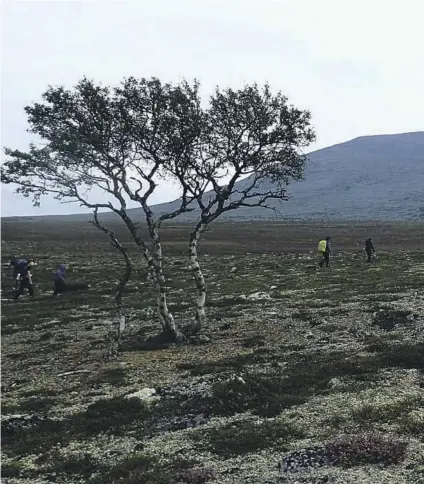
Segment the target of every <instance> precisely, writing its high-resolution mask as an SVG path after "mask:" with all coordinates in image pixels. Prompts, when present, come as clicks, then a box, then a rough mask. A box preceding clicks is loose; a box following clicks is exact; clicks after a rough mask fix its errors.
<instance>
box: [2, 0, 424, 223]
mask: <svg viewBox="0 0 424 484" xmlns="http://www.w3.org/2000/svg"><path fill="white" fill-rule="evenodd" d="M423 18H424V2H423V0H403V1H391V0H385V1H383V0H368V1H365V0H357V1H355V2H348V1H341V0H121V1H113V2H112V1H108V0H101V1H100V0H99V1H95V0H93V1H80V2H78V1H61V0H50V1H44V2H39V1H28V2H27V1H20V0H16V1H13V0H9V1H7V0H3V1H2V12H1V19H2V38H1V47H2V66H1V67H2V69H1V102H2V106H1V108H2V109H1V115H2V119H1V136H2V140H1V141H2V146H8V147H12V148H21V149H25V148H26V146H27V144H28V142H29V141H30V139H31V138H30V136H29V135H28V133H26V128H27V125H26V117H25V113H24V111H23V107H24V106H25V105H27V104H29V103H31V102H33V101H36V100H38V99H39V97H40V94H41V93H42V92H43V90H45V88H46V87H47V85H48V84H53V85H57V84H64V85H66V86H68V87H72V86H73V85H74V84H75V83H76V82H77V81H78V80H79V79H80V78H81V77H82V76H84V75H87V76H88V77H90V78H93V79H95V80H98V81H101V82H103V83H105V84H116V83H118V82H119V81H120V80H121V79H122V78H123V77H125V76H130V75H132V76H140V77H149V76H157V77H160V78H161V79H162V80H164V81H177V80H179V79H181V78H183V77H185V78H187V79H189V80H190V79H193V78H195V77H196V78H198V79H199V80H200V81H201V84H202V92H203V93H204V95H205V96H207V95H208V94H209V93H211V91H212V89H213V88H214V86H216V85H220V86H223V87H225V86H231V87H242V86H243V84H244V83H245V82H254V81H257V82H258V83H263V82H265V81H269V83H270V84H271V86H272V87H273V88H274V89H275V90H282V91H283V92H284V93H285V94H286V95H287V96H288V97H289V99H290V101H291V102H292V103H294V104H295V105H297V106H298V107H301V108H307V109H309V110H310V111H311V112H312V121H313V124H314V126H315V128H316V132H317V142H316V143H315V144H314V145H313V146H311V150H313V149H317V148H322V147H325V146H329V145H332V144H335V143H339V142H343V141H346V140H348V139H352V138H355V137H357V136H362V135H373V134H383V133H400V132H408V131H418V130H422V129H423V128H424V95H423V86H424V61H423V59H424V56H423V46H424V29H423V24H422V19H423ZM177 195H178V193H177V192H176V191H175V188H174V187H172V186H164V187H163V188H162V189H161V190H160V191H159V192H158V196H157V197H156V199H155V202H163V201H169V200H172V199H174V198H176V196H177ZM1 211H2V215H3V216H9V215H32V214H54V213H75V212H81V211H82V210H81V208H79V207H78V206H76V205H61V204H60V203H59V202H56V201H54V200H45V201H44V202H43V204H42V207H41V208H33V207H32V206H31V203H30V202H29V201H28V200H25V199H23V198H22V197H20V196H18V195H11V193H10V191H9V189H8V188H6V189H5V188H4V187H2V210H1Z"/></svg>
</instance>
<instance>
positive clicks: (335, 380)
mask: <svg viewBox="0 0 424 484" xmlns="http://www.w3.org/2000/svg"><path fill="white" fill-rule="evenodd" d="M341 385H342V381H341V380H340V379H339V378H332V379H331V380H330V381H329V382H328V386H329V387H330V388H337V387H340V386H341Z"/></svg>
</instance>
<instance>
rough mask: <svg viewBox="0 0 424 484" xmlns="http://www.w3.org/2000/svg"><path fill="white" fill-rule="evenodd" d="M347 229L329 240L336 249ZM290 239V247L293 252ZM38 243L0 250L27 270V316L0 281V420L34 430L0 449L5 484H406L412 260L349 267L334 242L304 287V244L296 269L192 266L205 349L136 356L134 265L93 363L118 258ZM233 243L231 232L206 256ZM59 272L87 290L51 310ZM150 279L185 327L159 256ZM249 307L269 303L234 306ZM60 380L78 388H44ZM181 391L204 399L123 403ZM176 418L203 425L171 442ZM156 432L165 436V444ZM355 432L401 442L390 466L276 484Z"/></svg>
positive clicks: (350, 253) (414, 424)
mask: <svg viewBox="0 0 424 484" xmlns="http://www.w3.org/2000/svg"><path fill="white" fill-rule="evenodd" d="M420 227H421V229H420ZM348 229H349V226H345V227H337V230H339V232H340V234H341V236H342V234H343V237H345V238H346V237H347V235H346V233H347V232H348ZM231 230H232V231H233V232H234V231H235V232H234V234H236V235H234V237H233V236H232V235H231V234H232V232H231ZM334 230H336V229H334ZM411 230H412V229H411ZM419 230H422V225H421V226H418V225H417V227H415V228H413V231H414V234H416V233H417V232H418V231H419ZM292 233H296V237H299V244H300V245H302V244H306V243H307V241H309V238H310V237H311V235H310V231H306V232H305V233H304V234H303V236H302V233H301V232H299V231H297V232H292ZM422 234H423V235H424V230H422ZM265 235H266V234H265ZM265 235H264V234H262V233H261V237H263V236H265ZM302 237H303V238H302ZM318 237H319V236H318ZM51 238H53V239H54V235H51V237H50V238H47V237H46V238H44V239H43V238H42V237H41V236H40V237H38V238H37V236H35V237H34V238H33V239H31V238H29V239H28V241H25V240H20V239H19V237H17V238H16V240H14V239H12V237H11V236H8V237H6V240H5V241H4V242H3V246H2V262H3V264H7V262H8V257H9V255H10V254H11V253H12V252H13V253H16V254H17V255H26V254H28V255H33V256H35V257H36V259H37V262H38V266H37V268H36V271H35V274H34V281H35V287H36V298H35V299H34V300H32V301H31V300H28V299H27V297H26V296H25V297H23V298H22V300H20V301H17V302H15V301H11V300H10V299H9V298H8V293H9V292H10V291H9V290H10V288H11V287H12V286H13V281H12V280H11V278H10V275H9V274H8V270H7V268H6V267H4V269H3V275H2V288H3V292H2V413H3V414H4V415H7V414H34V413H35V414H37V415H44V416H47V417H49V419H48V420H45V421H42V422H39V423H37V424H36V425H34V426H32V427H30V428H26V429H17V430H13V431H11V430H6V432H3V435H2V439H3V442H2V451H3V459H2V460H3V462H2V466H3V478H4V480H5V482H10V483H11V484H13V483H16V484H17V483H19V484H23V483H30V482H31V483H36V482H39V483H48V482H62V483H79V482H81V483H83V482H89V483H93V484H95V483H96V484H97V483H101V482H107V483H112V482H122V483H127V484H128V483H143V482H145V483H152V484H153V483H156V484H157V483H173V482H174V483H179V482H192V483H194V482H199V483H201V482H208V481H209V480H211V479H213V478H214V479H215V481H216V482H222V483H233V482H234V483H238V482H240V483H241V482H244V483H262V482H263V483H266V482H268V483H271V482H337V483H338V482H340V483H342V482H349V483H363V482H370V483H371V482H372V483H393V484H395V483H396V484H398V483H413V482H416V483H419V482H424V459H423V455H424V412H423V407H424V394H423V392H424V390H423V388H424V373H423V372H424V294H423V288H424V252H422V251H420V250H416V249H415V248H414V247H411V246H410V245H408V244H406V248H405V250H402V251H401V250H399V248H398V245H399V244H400V241H399V238H397V239H396V244H395V245H396V248H393V249H392V248H391V247H390V246H388V245H386V246H385V247H384V250H382V251H381V252H379V254H378V259H377V260H376V261H375V262H374V263H373V264H372V265H367V264H366V263H365V262H364V259H363V254H362V252H361V247H358V248H357V249H356V250H355V249H351V248H350V249H349V248H346V249H345V250H343V251H337V242H336V240H337V238H336V237H334V239H335V248H336V254H335V257H334V258H333V260H332V265H331V267H330V268H329V269H325V268H323V269H319V270H318V269H317V264H316V263H317V257H316V254H315V252H314V250H315V245H316V244H315V242H316V241H315V240H313V241H312V243H311V244H310V245H311V251H312V252H311V253H310V252H305V251H304V252H301V253H299V252H296V251H293V252H285V253H278V252H276V251H270V250H268V251H267V252H266V253H263V254H262V253H259V252H257V251H256V245H255V244H254V243H253V242H252V244H253V245H254V246H255V250H252V251H251V253H237V252H240V251H239V249H237V251H236V252H235V253H234V254H231V250H227V249H225V248H222V249H221V251H220V254H215V255H210V256H207V255H205V254H204V255H203V257H202V258H201V263H202V268H203V270H204V273H205V277H206V280H207V284H208V290H209V292H208V317H209V325H208V327H207V328H206V330H205V331H204V333H205V334H206V335H207V336H209V337H210V339H211V341H210V343H208V344H205V345H190V344H187V345H183V346H170V347H168V348H164V349H157V350H153V349H150V350H147V349H146V347H145V345H143V342H145V341H146V339H147V338H148V337H149V336H151V335H154V334H155V333H156V332H157V330H158V324H157V322H156V319H155V314H154V311H153V310H152V302H153V296H154V295H153V293H152V289H151V287H150V285H149V283H148V281H147V272H146V269H145V267H144V266H143V265H142V262H141V260H138V259H137V260H136V261H135V262H136V271H135V274H134V278H133V280H132V281H131V283H130V285H129V288H128V291H127V293H126V296H125V304H126V306H127V309H128V314H129V328H128V330H127V333H126V335H125V338H124V342H123V351H122V353H121V354H120V355H119V358H118V360H116V361H109V362H106V361H104V359H103V357H102V355H103V353H104V350H105V347H106V345H105V337H106V335H107V331H108V328H109V325H110V321H111V318H112V317H113V295H114V288H115V284H116V281H117V278H118V276H119V269H120V260H119V257H118V256H117V255H116V254H114V253H113V252H112V250H111V248H110V247H109V245H108V243H107V241H104V242H103V241H102V240H101V239H96V240H94V241H92V242H90V243H84V242H77V241H76V240H75V236H74V235H72V236H70V240H68V241H66V240H59V238H58V240H51ZM423 238H424V237H423ZM233 239H237V240H239V239H240V234H239V232H238V229H237V227H236V226H232V228H229V229H228V239H227V240H224V241H223V242H222V244H221V245H222V247H230V246H231V240H233ZM414 244H415V239H414ZM377 247H378V246H377ZM247 252H249V251H248V250H247ZM133 257H136V253H135V252H134V253H133ZM61 262H66V263H67V264H68V265H69V275H68V277H69V279H70V280H74V281H76V280H78V281H80V280H85V281H86V282H88V283H90V284H91V286H92V287H91V288H90V290H88V291H86V292H75V293H69V294H66V295H64V296H62V297H60V298H57V299H52V297H51V273H52V271H53V270H54V268H55V266H56V265H57V264H58V263H61ZM165 267H166V268H167V269H166V272H167V277H168V278H170V281H169V286H170V307H171V310H172V311H173V312H174V316H175V318H176V320H177V321H178V322H179V323H180V324H182V325H184V324H187V323H189V322H191V321H192V318H193V315H192V310H191V306H192V304H193V302H194V283H193V281H192V280H191V277H190V272H189V270H188V260H187V258H186V257H183V256H181V255H177V253H175V252H174V253H172V252H171V256H169V257H168V258H167V259H166V260H165ZM229 269H230V270H231V272H230V273H229ZM257 292H264V293H266V294H268V295H269V296H270V298H269V299H259V300H255V299H249V296H250V295H251V294H254V293H257ZM380 310H382V311H380ZM376 313H377V315H376ZM383 319H384V321H389V323H387V324H380V323H381V321H382V320H383ZM75 370H84V372H79V373H71V374H68V375H62V374H63V373H67V372H70V371H75ZM195 384H196V385H199V384H200V385H201V384H203V385H205V388H207V390H205V391H202V392H200V391H195V390H193V391H191V392H188V393H181V394H178V392H177V393H176V394H175V395H174V398H166V397H165V396H164V397H163V398H161V399H159V400H157V401H155V402H153V403H151V404H146V403H143V402H140V401H139V400H138V399H127V398H125V395H127V394H129V393H132V392H135V391H137V390H140V389H142V388H144V387H149V388H156V389H160V388H165V387H170V388H173V389H174V390H175V391H177V390H178V388H179V387H181V388H183V387H184V388H190V386H193V385H195ZM189 415H190V416H198V415H203V416H205V420H204V421H203V422H202V423H201V424H199V425H196V426H192V427H191V428H185V425H183V424H181V425H180V423H179V422H180V421H184V418H186V417H187V416H189ZM176 419H180V420H178V421H177V420H176ZM163 422H171V423H170V425H168V427H166V430H164V427H163V425H162V424H163ZM366 432H378V433H379V435H380V434H381V435H384V436H385V437H386V438H387V439H393V440H394V441H398V440H400V441H403V442H406V443H407V451H406V454H405V457H404V458H403V459H402V460H401V461H400V462H398V463H397V464H393V465H389V466H387V467H385V466H382V465H380V464H379V465H377V464H375V465H374V464H364V465H358V466H353V467H351V468H324V469H320V470H317V471H314V472H315V474H313V476H312V474H308V476H309V477H308V476H303V477H302V476H300V477H299V476H296V477H295V478H293V479H298V481H295V480H293V481H291V480H290V479H291V477H290V476H286V477H284V476H283V477H280V476H279V474H278V471H277V464H278V462H279V461H281V459H282V457H283V456H284V454H285V452H288V451H291V450H296V449H301V448H304V447H307V446H310V445H321V444H322V443H323V442H325V441H327V440H329V439H333V438H335V437H337V436H339V435H344V434H354V435H360V434H362V433H366ZM302 479H303V480H302ZM307 479H309V480H307ZM313 479H324V480H321V481H319V480H316V481H313Z"/></svg>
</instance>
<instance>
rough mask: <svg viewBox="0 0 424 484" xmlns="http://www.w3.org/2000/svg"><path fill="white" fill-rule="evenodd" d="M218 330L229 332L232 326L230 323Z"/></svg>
mask: <svg viewBox="0 0 424 484" xmlns="http://www.w3.org/2000/svg"><path fill="white" fill-rule="evenodd" d="M218 329H219V331H227V330H229V329H231V324H230V323H224V324H222V325H221V326H220V327H219V328H218Z"/></svg>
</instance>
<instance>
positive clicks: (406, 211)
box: [155, 132, 424, 220]
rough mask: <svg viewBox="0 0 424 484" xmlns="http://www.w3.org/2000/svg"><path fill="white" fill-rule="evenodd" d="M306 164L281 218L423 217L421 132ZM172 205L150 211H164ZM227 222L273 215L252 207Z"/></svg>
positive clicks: (338, 150) (347, 148)
mask: <svg viewBox="0 0 424 484" xmlns="http://www.w3.org/2000/svg"><path fill="white" fill-rule="evenodd" d="M308 159H309V163H308V165H307V168H306V171H305V179H304V180H302V181H301V182H295V183H293V184H292V185H291V186H290V187H289V193H290V194H291V196H292V198H291V200H289V201H288V202H284V204H279V205H278V208H279V210H280V212H282V213H283V216H284V218H288V219H342V220H343V219H345V220H349V219H350V220H414V219H415V220H416V219H418V218H420V215H421V217H422V216H423V215H424V132H415V133H405V134H395V135H380V136H365V137H361V138H356V139H353V140H351V141H347V142H346V143H341V144H338V145H334V146H331V147H329V148H324V149H321V150H318V151H314V152H312V153H310V154H309V155H308ZM241 183H243V182H241ZM240 188H241V187H240ZM175 204H176V202H171V203H169V204H162V205H157V206H156V207H155V209H156V211H157V212H162V211H168V210H169V209H170V208H172V207H173V206H175ZM226 217H227V218H231V219H233V220H234V219H242V220H254V219H266V218H268V219H270V218H274V215H273V213H272V212H270V211H267V210H263V209H257V208H254V209H241V210H238V211H237V212H233V213H230V214H228V215H226Z"/></svg>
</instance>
